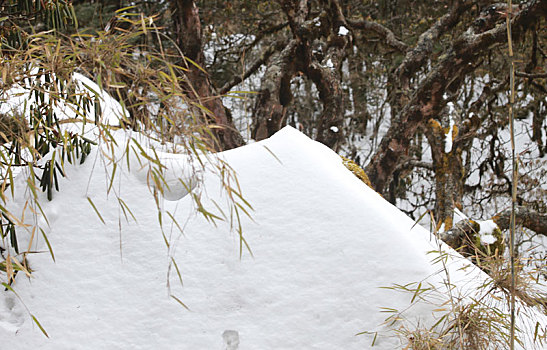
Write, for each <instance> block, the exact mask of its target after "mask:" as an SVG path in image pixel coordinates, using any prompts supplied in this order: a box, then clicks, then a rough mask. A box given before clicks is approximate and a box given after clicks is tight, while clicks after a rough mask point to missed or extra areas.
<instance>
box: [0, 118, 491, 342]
mask: <svg viewBox="0 0 547 350" xmlns="http://www.w3.org/2000/svg"><path fill="white" fill-rule="evenodd" d="M119 143H120V144H123V142H121V141H120V142H119ZM98 155H99V153H98V152H97V151H94V153H92V155H90V156H89V157H88V161H86V163H84V164H83V165H81V166H77V167H72V168H71V169H68V170H67V172H68V176H67V178H66V179H63V180H62V181H61V184H60V186H61V192H59V193H57V194H56V196H55V197H54V199H53V201H51V202H46V201H43V202H42V208H43V209H44V211H45V212H46V214H47V217H48V220H49V223H50V228H48V229H47V232H46V233H47V235H48V238H49V240H50V242H51V245H52V247H53V250H54V253H55V259H56V260H55V262H53V261H52V259H51V257H50V255H49V253H47V252H44V253H42V254H33V255H31V256H30V257H29V261H30V264H31V268H33V270H34V273H33V276H32V278H30V279H27V278H25V276H24V275H23V274H22V273H20V274H19V275H18V276H17V281H16V284H15V285H14V289H15V291H16V292H17V293H18V295H19V296H20V298H21V300H22V301H23V302H24V304H25V306H23V305H22V303H21V302H20V301H19V299H17V297H16V296H15V295H14V294H13V293H11V292H9V291H8V292H0V293H1V294H0V344H1V346H0V347H1V348H5V349H34V348H41V349H232V350H233V349H366V348H370V344H371V340H372V337H371V336H368V335H356V334H357V333H360V332H363V331H376V330H381V329H382V327H380V325H381V323H382V322H383V321H384V319H385V318H386V317H387V316H388V315H386V314H385V313H383V312H381V311H382V310H381V308H382V307H385V308H397V309H399V310H402V309H405V308H406V307H407V306H408V305H409V303H410V299H411V298H412V296H413V295H412V293H410V294H408V293H398V292H395V291H393V290H390V289H382V288H380V287H386V286H391V285H393V284H400V285H405V284H407V283H411V282H420V281H423V280H426V279H427V278H429V281H430V282H431V283H435V281H441V280H442V279H443V278H445V277H446V276H445V275H443V274H441V275H436V272H438V270H439V269H440V268H441V266H440V265H439V264H437V265H433V264H432V263H431V259H432V258H434V256H432V255H427V254H426V252H428V251H431V250H435V249H437V248H438V246H437V244H436V243H434V241H433V240H432V238H431V236H430V234H429V232H427V231H425V230H424V229H423V228H421V227H419V225H418V226H416V227H415V228H414V229H411V228H412V226H413V222H412V221H411V220H410V219H409V218H407V217H406V216H405V215H404V214H403V213H402V212H400V211H399V210H397V209H396V208H395V207H393V206H391V205H390V204H389V203H387V202H386V201H385V200H384V199H382V198H381V197H380V196H379V195H378V194H377V193H375V192H374V191H373V190H371V189H370V188H368V187H367V186H365V185H364V184H363V183H362V182H360V181H359V180H358V179H357V178H356V177H355V176H354V175H353V174H352V173H350V172H349V171H348V170H346V169H345V168H344V166H343V165H342V162H341V159H340V158H339V157H338V156H337V155H336V154H335V153H334V152H332V151H331V150H329V149H328V148H326V147H325V146H323V145H321V144H319V143H316V142H314V141H312V140H310V139H309V138H307V137H306V136H304V135H303V134H301V133H299V132H298V131H296V130H294V129H292V128H290V127H286V128H284V129H283V130H281V131H280V132H279V133H277V134H276V135H274V136H273V137H271V138H270V139H268V140H265V141H262V142H258V143H254V144H251V145H248V146H245V147H242V148H239V149H236V150H232V151H228V152H224V153H223V154H221V155H220V156H221V157H222V158H223V159H225V160H226V161H227V162H228V164H230V165H231V166H232V167H233V169H235V170H236V172H237V175H238V180H239V183H240V185H241V188H242V189H243V195H244V197H245V199H246V200H247V201H249V202H250V204H251V205H252V206H253V208H254V211H253V212H252V217H253V220H249V219H245V218H243V217H242V220H243V233H244V236H245V238H246V240H247V242H248V244H249V246H250V248H251V250H252V252H253V256H251V255H250V254H249V253H248V252H247V251H245V250H243V256H242V258H241V259H240V257H239V253H240V251H239V236H238V234H237V233H235V232H234V231H233V230H230V227H229V225H228V224H227V223H223V222H217V224H218V226H217V227H214V226H213V225H211V224H210V223H208V222H207V221H206V220H205V219H204V218H203V217H202V216H198V215H194V214H193V213H194V209H193V204H192V200H191V198H190V196H186V197H183V198H181V199H178V198H179V197H180V196H168V199H170V200H166V199H163V200H162V199H160V202H161V206H160V207H161V210H163V212H164V215H163V220H164V222H163V228H164V230H163V231H164V234H165V239H166V240H167V241H168V242H169V244H170V246H169V248H168V247H167V245H166V243H165V240H164V236H163V235H162V231H161V229H160V226H159V223H158V209H157V205H156V202H155V200H154V197H153V196H152V195H151V194H150V191H149V189H148V187H147V184H146V179H145V177H143V176H139V174H138V172H137V171H136V170H135V167H133V169H132V171H131V172H129V171H127V169H123V166H121V167H122V169H118V171H117V175H116V176H118V177H119V181H118V180H116V181H115V185H114V186H113V187H114V191H115V193H114V192H112V191H111V192H110V195H109V196H107V195H106V192H107V188H108V186H109V183H110V175H109V171H111V170H109V169H110V168H109V166H108V165H106V166H103V165H101V161H98V162H94V161H93V159H94V157H95V156H98ZM175 158H176V157H175ZM120 164H125V163H124V162H121V163H120ZM105 169H106V170H105ZM141 175H142V174H141ZM203 177H204V179H205V183H204V185H203V187H202V189H205V191H204V192H203V193H206V194H207V197H204V198H202V200H203V202H204V204H207V203H209V204H210V203H212V202H211V201H212V200H215V201H216V202H217V203H223V202H224V201H223V200H221V199H219V196H220V195H219V194H218V193H219V192H218V188H219V180H218V178H217V177H215V176H213V175H211V174H208V173H207V172H206V173H205V174H203ZM21 181H22V180H21ZM116 195H118V196H119V197H120V198H123V201H124V203H125V204H126V205H127V207H129V209H130V210H131V211H132V213H133V214H134V215H135V216H136V218H137V223H135V222H134V221H133V220H131V219H130V220H129V222H127V221H126V220H125V218H124V215H123V212H122V211H123V210H122V209H121V206H120V202H119V200H118V199H117V198H116ZM87 197H89V198H91V199H92V201H93V203H94V204H95V205H96V206H97V208H98V210H99V211H100V213H101V216H102V218H103V219H104V221H105V222H106V225H105V224H103V223H102V222H101V220H100V219H99V218H98V216H97V215H96V214H95V212H94V210H93V209H92V207H91V206H90V202H89V201H88V199H87ZM23 198H24V196H23V197H21V198H19V199H17V201H16V203H14V208H18V207H17V206H19V207H21V206H22V200H23ZM173 199H176V200H173ZM220 205H221V207H222V204H220ZM223 208H224V211H225V212H227V211H228V209H227V208H226V207H223ZM167 212H169V213H171V214H172V215H173V216H174V217H175V218H176V219H177V221H178V223H179V224H180V225H181V226H183V230H184V234H181V233H180V231H179V230H178V229H177V228H176V227H175V225H172V224H171V223H170V222H169V220H167V218H168V217H169V215H166V214H165V213H167ZM43 221H44V220H43V219H42V226H45V223H44V222H43ZM120 227H121V229H120ZM41 244H42V246H41V247H40V246H39V247H36V248H37V249H38V250H43V251H47V249H46V248H45V245H44V244H43V242H42V243H41ZM171 258H173V259H174V260H175V261H176V262H177V266H178V267H179V269H180V273H181V276H182V279H183V285H182V286H181V285H180V283H179V281H178V276H177V273H176V272H174V267H172V268H171V270H170V272H168V266H169V263H170V262H171ZM463 265H465V262H464V261H458V260H456V261H453V262H451V263H450V264H449V270H450V271H451V278H452V283H456V284H457V283H460V282H461V281H466V279H471V282H473V281H474V282H475V283H480V281H481V280H482V279H483V278H484V275H483V274H482V273H481V272H480V271H478V270H477V269H473V268H470V269H468V270H467V271H462V270H459V268H460V267H462V266H463ZM168 276H169V277H168ZM469 276H471V277H469ZM472 285H473V284H472V283H471V284H470V283H469V282H466V284H464V283H462V284H461V286H462V288H461V289H462V290H463V289H465V288H468V287H469V286H472ZM455 293H456V291H455ZM170 295H174V296H176V298H178V299H179V300H180V301H182V302H183V303H184V304H185V305H186V306H187V307H188V308H189V310H187V309H185V308H184V307H182V306H181V304H179V303H178V302H177V301H176V300H175V299H174V298H172V297H170ZM440 302H442V301H440ZM437 307H438V305H428V304H425V303H424V304H421V305H417V306H416V307H413V308H411V309H409V310H408V312H406V313H405V314H404V315H405V316H406V317H407V318H408V320H409V321H411V322H414V323H418V322H420V323H425V324H427V322H428V321H431V315H432V313H433V309H435V308H437ZM25 308H28V310H29V311H30V313H32V314H33V315H35V316H36V317H37V319H38V320H39V322H40V323H41V325H42V326H43V327H44V328H45V330H46V331H47V333H48V335H49V338H46V337H45V336H44V335H43V334H42V333H41V331H40V330H39V329H38V327H37V325H36V324H35V323H33V322H32V319H31V318H30V316H29V313H28V312H27V310H26V309H25ZM398 346H400V342H399V340H398V339H397V338H395V337H382V336H380V337H379V338H378V339H377V340H376V344H375V348H378V349H393V348H397V347H398Z"/></svg>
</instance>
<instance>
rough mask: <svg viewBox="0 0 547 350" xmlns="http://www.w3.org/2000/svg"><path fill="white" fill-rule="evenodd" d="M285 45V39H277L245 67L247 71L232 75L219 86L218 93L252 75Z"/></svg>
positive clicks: (228, 89) (226, 90)
mask: <svg viewBox="0 0 547 350" xmlns="http://www.w3.org/2000/svg"><path fill="white" fill-rule="evenodd" d="M285 46H287V42H286V41H278V42H276V43H275V44H274V45H272V46H269V47H268V48H267V49H266V50H265V51H264V52H263V53H262V55H261V57H260V58H259V59H257V60H256V61H255V62H253V64H251V66H250V67H249V69H247V71H245V73H243V75H236V76H234V77H233V79H232V80H230V81H229V82H227V83H226V84H224V86H222V87H221V88H220V90H219V94H221V95H224V94H226V93H227V92H228V91H230V90H231V89H232V88H233V87H234V86H236V85H237V84H239V83H241V82H242V81H244V80H245V79H247V78H248V77H250V76H251V75H253V74H254V73H256V71H257V70H259V69H260V67H262V66H263V65H264V64H265V63H266V62H267V61H268V60H269V59H270V57H272V55H273V54H274V53H275V52H277V51H280V50H282V49H283V48H284V47H285Z"/></svg>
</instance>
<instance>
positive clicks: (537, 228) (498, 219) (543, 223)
mask: <svg viewBox="0 0 547 350" xmlns="http://www.w3.org/2000/svg"><path fill="white" fill-rule="evenodd" d="M515 217H516V222H515V224H516V225H522V226H524V227H526V228H527V229H530V230H532V231H534V232H535V233H537V234H540V235H544V236H547V214H545V213H543V214H542V213H538V212H536V211H534V210H532V209H529V208H526V207H523V206H518V207H517V208H516V212H515ZM492 219H493V220H494V222H495V223H496V224H498V226H499V227H500V229H502V230H507V229H509V225H510V221H511V210H509V209H508V210H505V211H502V212H500V213H498V214H496V215H494V217H493V218H492Z"/></svg>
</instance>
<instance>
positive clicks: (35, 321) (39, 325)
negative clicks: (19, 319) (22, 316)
mask: <svg viewBox="0 0 547 350" xmlns="http://www.w3.org/2000/svg"><path fill="white" fill-rule="evenodd" d="M30 316H31V317H32V320H33V321H34V323H36V325H37V326H38V328H40V330H41V331H42V333H44V335H45V336H46V337H47V338H49V335H48V334H47V332H46V330H45V329H44V327H42V325H41V324H40V322H38V319H37V318H36V317H35V316H34V315H33V314H30Z"/></svg>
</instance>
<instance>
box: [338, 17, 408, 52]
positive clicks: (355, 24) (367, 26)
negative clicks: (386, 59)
mask: <svg viewBox="0 0 547 350" xmlns="http://www.w3.org/2000/svg"><path fill="white" fill-rule="evenodd" d="M348 24H349V25H350V26H351V27H352V28H353V29H363V30H368V31H372V32H374V33H376V34H378V35H379V36H380V37H381V38H382V39H384V40H385V42H386V44H387V45H389V46H390V47H392V48H394V49H396V50H398V51H400V52H403V53H404V52H406V51H407V50H408V45H407V44H405V43H404V42H402V41H401V40H399V39H397V38H396V37H395V34H393V32H392V31H391V30H389V29H388V28H386V27H384V26H383V25H381V24H380V23H376V22H373V21H367V20H362V21H355V20H349V21H348Z"/></svg>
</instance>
